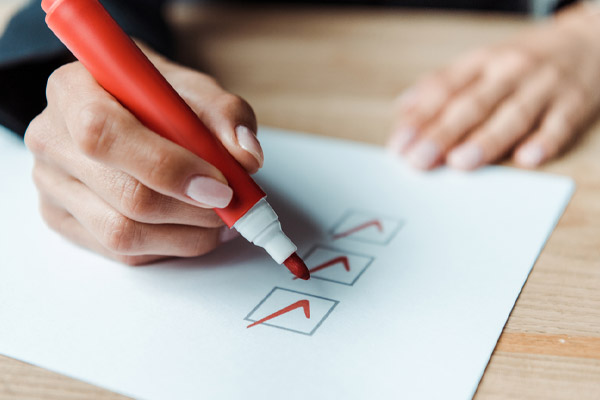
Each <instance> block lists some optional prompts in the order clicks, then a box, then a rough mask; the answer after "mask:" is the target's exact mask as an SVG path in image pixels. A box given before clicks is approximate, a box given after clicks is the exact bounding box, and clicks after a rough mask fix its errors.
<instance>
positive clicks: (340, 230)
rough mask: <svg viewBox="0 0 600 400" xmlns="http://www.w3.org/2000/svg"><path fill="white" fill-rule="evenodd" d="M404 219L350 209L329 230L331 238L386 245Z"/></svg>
mask: <svg viewBox="0 0 600 400" xmlns="http://www.w3.org/2000/svg"><path fill="white" fill-rule="evenodd" d="M403 224H404V221H402V220H400V219H396V218H391V217H387V216H383V215H378V214H375V213H368V212H363V211H350V212H348V213H346V214H345V215H344V216H343V217H342V218H341V219H340V221H339V222H338V223H337V224H336V225H335V226H334V228H333V229H332V230H331V236H332V240H334V241H345V240H355V241H359V242H363V243H369V244H379V245H387V244H388V243H390V242H391V241H392V239H393V238H394V236H396V234H397V233H398V231H399V230H400V228H402V225H403Z"/></svg>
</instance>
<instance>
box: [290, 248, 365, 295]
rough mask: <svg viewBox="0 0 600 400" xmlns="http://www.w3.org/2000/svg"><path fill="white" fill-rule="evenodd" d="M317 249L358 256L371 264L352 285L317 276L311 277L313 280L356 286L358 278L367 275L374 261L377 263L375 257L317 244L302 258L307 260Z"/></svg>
mask: <svg viewBox="0 0 600 400" xmlns="http://www.w3.org/2000/svg"><path fill="white" fill-rule="evenodd" d="M317 249H325V250H330V251H335V252H337V253H341V254H347V255H352V256H357V257H364V258H368V259H369V262H368V263H367V265H365V267H364V268H363V270H362V271H360V273H359V274H358V275H356V277H355V278H354V280H353V281H352V282H350V283H346V282H342V281H336V280H335V279H329V278H321V277H319V276H315V275H311V276H310V277H311V279H320V280H322V281H327V282H332V283H337V284H339V285H346V286H354V284H355V283H356V281H357V280H358V278H360V277H361V276H362V274H364V273H365V271H366V270H367V268H369V267H370V266H371V264H373V261H375V257H374V256H369V255H366V254H360V253H355V252H353V251H347V250H343V249H339V248H335V247H332V246H326V245H322V244H316V245H314V246H313V247H311V249H310V250H309V251H308V252H307V253H306V254H305V255H304V257H302V258H303V259H304V260H306V259H307V258H308V257H309V256H310V255H311V254H313V253H314V252H315V251H316V250H317Z"/></svg>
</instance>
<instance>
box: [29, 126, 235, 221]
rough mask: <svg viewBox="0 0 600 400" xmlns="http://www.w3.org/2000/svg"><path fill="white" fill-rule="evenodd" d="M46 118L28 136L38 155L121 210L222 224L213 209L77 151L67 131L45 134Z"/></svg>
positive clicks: (137, 216)
mask: <svg viewBox="0 0 600 400" xmlns="http://www.w3.org/2000/svg"><path fill="white" fill-rule="evenodd" d="M47 119H48V118H47V117H46V115H41V116H38V117H37V118H36V119H35V120H34V121H33V122H32V123H31V126H30V128H29V130H28V134H27V137H26V142H27V145H28V147H29V149H30V150H31V151H32V152H33V153H34V155H35V156H36V158H37V159H38V160H42V161H44V162H45V163H47V164H51V165H53V166H56V167H57V168H60V169H62V170H63V171H64V172H66V173H67V174H69V175H71V176H73V177H75V178H76V179H78V180H79V181H81V182H83V183H84V184H85V185H86V186H87V187H88V188H90V189H91V190H92V191H93V192H95V193H96V194H97V195H98V196H99V197H100V198H101V199H102V200H104V201H105V202H106V203H108V204H109V205H110V206H111V207H112V208H114V209H115V210H117V211H118V212H120V213H121V214H123V215H125V216H126V217H128V218H130V219H133V220H136V221H139V222H145V223H152V224H185V225H193V226H200V227H219V226H222V225H223V222H222V220H221V219H220V218H219V217H218V216H217V215H216V213H215V212H214V210H212V209H206V208H201V207H196V206H193V205H191V204H187V203H184V202H182V201H179V200H177V199H174V198H172V197H169V196H165V195H163V194H161V193H158V192H155V191H154V190H152V189H150V188H149V187H147V186H146V185H144V184H143V183H141V182H140V181H139V180H137V179H135V178H134V177H132V176H131V175H128V174H126V173H124V172H122V171H119V170H117V169H114V168H110V167H107V166H105V165H102V164H101V163H99V162H96V161H93V160H90V159H89V158H87V157H85V156H83V155H82V154H80V153H78V152H77V151H76V149H75V148H74V145H73V143H72V141H71V140H69V139H70V137H69V135H68V134H60V133H59V132H57V133H52V134H50V135H48V134H46V130H47V129H51V127H50V126H49V124H47V123H46V122H45V121H47Z"/></svg>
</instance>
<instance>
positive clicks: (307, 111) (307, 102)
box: [0, 3, 600, 400]
mask: <svg viewBox="0 0 600 400" xmlns="http://www.w3.org/2000/svg"><path fill="white" fill-rule="evenodd" d="M9 8H10V7H8V6H7V5H5V4H4V3H2V4H1V5H0V20H1V18H2V16H3V15H7V13H8V12H9V11H8V9H9ZM169 15H170V18H171V19H172V20H173V21H175V22H176V23H177V29H176V36H177V38H178V40H179V43H180V46H181V47H180V49H179V50H180V53H181V54H182V55H184V57H183V59H184V60H185V62H186V63H188V64H191V65H194V66H196V67H197V68H200V69H202V70H204V71H206V72H209V73H211V74H213V75H215V76H216V77H217V78H218V79H219V80H220V81H221V82H222V83H223V84H224V86H226V87H227V88H228V89H229V90H231V91H233V92H235V93H238V94H240V95H242V96H243V97H245V98H246V99H247V100H248V101H249V102H250V103H251V104H252V105H253V107H254V108H255V111H256V112H257V115H258V118H259V122H260V123H262V124H265V125H271V126H276V127H281V128H285V129H292V130H300V131H306V132H312V133H314V134H320V135H327V136H332V137H340V138H346V139H351V140H357V141H363V142H369V143H374V144H383V143H384V142H385V140H386V137H387V135H388V128H389V126H388V125H389V122H390V115H391V102H392V100H393V99H394V98H395V96H397V95H398V93H400V92H401V91H402V90H403V89H404V88H406V87H407V86H409V85H410V83H411V82H414V80H415V79H417V78H418V77H419V76H420V75H421V74H423V73H425V72H427V71H430V70H432V69H433V68H436V67H438V66H440V65H443V64H444V63H445V62H447V61H448V60H449V59H451V58H452V57H454V56H456V55H458V54H459V53H461V52H463V51H465V50H467V49H469V48H473V47H476V46H481V45H485V44H488V43H492V42H495V41H498V40H501V39H502V38H504V37H507V36H509V35H514V34H516V33H517V32H519V31H520V30H522V29H524V28H525V27H526V26H527V25H529V24H530V23H531V21H526V20H524V19H521V18H517V17H509V16H499V15H479V14H478V15H475V14H468V13H436V12H414V11H411V12H406V11H403V10H398V9H392V8H372V7H371V8H354V7H345V8H344V7H342V8H330V7H317V6H314V5H313V6H302V7H273V6H271V7H269V8H257V7H252V8H244V7H243V6H236V7H233V6H228V7H208V6H191V5H184V4H179V5H175V6H174V7H172V8H171V9H170V12H169ZM599 160H600V125H598V124H597V125H596V126H593V127H591V128H590V129H589V130H588V132H587V133H586V134H585V135H583V136H582V138H581V140H579V141H578V142H577V143H576V144H575V146H574V148H573V149H572V150H571V151H570V152H569V153H568V154H566V155H565V156H563V157H561V158H560V159H558V160H557V161H555V162H552V163H550V164H549V165H547V166H545V167H543V168H542V169H541V170H542V171H546V172H552V173H557V174H562V175H569V176H572V177H573V178H574V179H575V181H576V184H577V190H576V193H575V195H574V197H573V199H572V201H571V203H570V204H569V206H568V208H567V210H566V212H565V214H564V216H563V217H562V219H561V220H560V222H559V224H558V226H557V228H556V230H555V231H554V232H553V233H552V236H551V237H550V239H549V241H548V243H547V245H546V247H545V249H544V250H543V252H542V254H541V256H540V258H539V259H538V261H537V263H536V265H535V267H534V269H533V271H532V273H531V275H530V277H529V279H528V281H527V283H526V284H525V286H524V288H523V291H522V293H521V295H520V297H519V299H518V301H517V303H516V306H515V308H514V310H513V312H512V314H511V316H510V318H509V320H508V322H507V324H506V327H505V329H504V332H503V334H502V336H501V338H500V340H499V342H498V345H497V347H496V350H495V351H494V354H493V356H492V358H491V361H490V363H489V365H488V367H487V369H486V372H485V374H484V376H483V379H482V381H481V383H480V385H479V388H478V391H477V394H476V398H477V399H516V398H518V399H570V398H573V399H598V398H600V178H599V177H600V161H599ZM59 398H60V399H71V398H77V399H88V398H90V399H91V398H94V399H95V398H101V399H122V398H123V397H122V396H119V395H116V394H112V393H110V392H107V391H105V390H103V389H98V388H95V387H93V386H91V385H88V384H85V383H82V382H78V381H76V380H73V379H70V378H67V377H64V376H61V375H58V374H55V373H52V372H49V371H45V370H43V369H41V368H38V367H34V366H31V365H28V364H24V363H21V362H19V361H15V360H12V359H9V358H7V357H0V399H32V400H34V399H35V400H42V399H44V400H46V399H59Z"/></svg>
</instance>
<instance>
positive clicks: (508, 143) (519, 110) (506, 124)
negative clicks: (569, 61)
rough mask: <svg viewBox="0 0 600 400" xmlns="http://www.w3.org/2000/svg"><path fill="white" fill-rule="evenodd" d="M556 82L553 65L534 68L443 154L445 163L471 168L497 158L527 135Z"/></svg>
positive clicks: (547, 101) (553, 89)
mask: <svg viewBox="0 0 600 400" xmlns="http://www.w3.org/2000/svg"><path fill="white" fill-rule="evenodd" d="M559 81H560V74H559V73H558V71H557V70H556V69H554V68H545V69H543V70H541V71H536V72H535V73H533V74H532V75H531V76H527V77H525V78H524V81H523V83H522V84H521V85H520V86H519V87H518V89H517V90H516V91H515V93H513V94H512V95H511V96H510V97H508V98H507V99H505V100H504V101H503V102H502V103H501V104H500V105H499V106H498V108H497V109H496V110H495V111H494V112H493V113H492V114H491V115H490V116H489V117H488V119H487V120H486V121H485V122H484V123H483V124H482V125H481V126H480V127H478V128H477V129H476V130H475V131H474V132H472V133H471V134H470V135H469V137H468V138H467V140H466V141H465V142H464V143H463V144H462V145H460V146H458V147H455V148H454V149H453V150H452V151H451V152H450V153H449V154H448V156H447V159H446V162H447V163H448V165H450V166H452V167H455V168H458V169H465V170H468V169H474V168H477V167H480V166H481V165H484V164H488V163H491V162H494V161H496V160H498V159H499V158H500V157H502V156H504V155H505V154H507V153H508V152H509V151H510V150H511V149H512V148H513V147H514V146H515V144H516V143H517V142H518V141H520V140H521V139H522V138H523V137H524V136H525V135H526V134H528V133H529V132H530V131H531V129H532V128H533V126H534V124H535V123H536V122H537V120H538V118H539V116H540V115H541V114H542V113H543V111H544V110H545V108H546V107H547V105H548V103H549V102H550V99H551V98H552V97H553V95H554V92H555V90H556V87H557V85H558V83H559Z"/></svg>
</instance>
